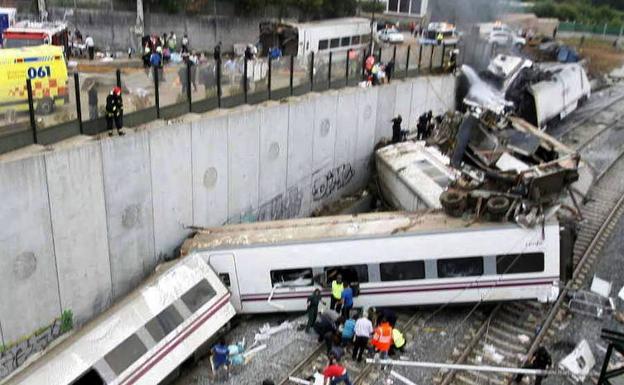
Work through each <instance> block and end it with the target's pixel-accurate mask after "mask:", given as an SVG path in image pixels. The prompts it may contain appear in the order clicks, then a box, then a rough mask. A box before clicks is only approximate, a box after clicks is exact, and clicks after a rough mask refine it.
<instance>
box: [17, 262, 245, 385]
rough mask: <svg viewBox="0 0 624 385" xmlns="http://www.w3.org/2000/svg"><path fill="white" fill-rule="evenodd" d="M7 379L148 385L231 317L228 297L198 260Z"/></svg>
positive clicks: (36, 383)
mask: <svg viewBox="0 0 624 385" xmlns="http://www.w3.org/2000/svg"><path fill="white" fill-rule="evenodd" d="M172 264H173V265H174V266H173V267H171V268H164V266H161V269H160V271H161V273H158V274H156V275H155V277H154V278H151V279H149V280H148V282H147V283H145V284H144V285H142V286H141V287H140V288H139V289H137V290H135V291H134V292H133V293H132V294H130V295H129V296H128V297H127V298H125V299H124V300H123V301H121V302H120V303H119V304H116V305H115V306H113V307H112V308H111V309H109V310H108V311H106V312H104V313H103V314H101V315H100V316H99V317H98V318H97V319H95V320H93V321H91V322H89V323H88V324H87V325H86V326H85V327H83V328H82V329H81V330H79V331H78V332H76V333H75V334H73V335H70V336H69V337H67V339H66V340H64V341H63V342H62V343H60V344H58V345H57V346H55V347H54V348H53V349H51V350H49V351H47V352H46V353H45V354H44V355H43V356H42V357H40V358H39V359H37V360H36V361H34V362H32V363H30V364H27V365H26V366H24V367H23V368H22V369H20V370H19V371H18V372H16V373H14V374H13V375H12V377H11V378H9V379H8V382H7V385H8V384H11V385H13V384H15V385H17V384H20V385H31V384H32V385H42V384H45V385H57V384H58V385H68V384H71V385H86V384H88V385H99V384H108V385H113V384H114V385H131V384H132V385H135V384H136V385H139V384H145V385H148V384H149V385H154V384H158V383H159V382H161V381H163V379H165V378H167V376H168V375H170V374H171V373H172V372H173V371H174V370H175V369H176V368H177V367H178V366H179V365H180V364H181V363H182V362H184V361H185V360H186V359H187V358H189V357H190V356H191V355H192V354H193V353H194V352H195V351H196V350H197V349H198V348H199V347H200V346H201V345H202V344H204V343H205V342H206V341H207V340H208V339H209V338H210V337H211V336H212V335H213V334H215V333H216V332H217V331H218V330H219V329H220V328H221V327H223V325H225V324H226V323H227V322H228V321H229V320H230V319H231V318H232V317H233V316H234V315H235V310H234V308H233V307H232V305H231V304H230V302H229V300H230V294H229V292H228V290H227V289H226V288H225V286H224V285H223V284H222V283H221V281H220V280H219V278H218V277H217V276H216V275H215V273H214V272H213V271H212V269H211V268H210V266H208V265H207V264H206V263H205V262H204V261H203V259H202V258H199V257H196V256H192V257H190V258H186V259H184V260H182V261H178V262H176V263H175V264H174V263H170V264H169V266H171V265H172Z"/></svg>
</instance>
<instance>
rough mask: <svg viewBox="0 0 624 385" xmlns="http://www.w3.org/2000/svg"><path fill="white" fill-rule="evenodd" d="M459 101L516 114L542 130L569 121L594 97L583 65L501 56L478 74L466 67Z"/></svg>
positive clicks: (496, 111) (460, 87) (460, 85)
mask: <svg viewBox="0 0 624 385" xmlns="http://www.w3.org/2000/svg"><path fill="white" fill-rule="evenodd" d="M462 72H463V75H462V77H461V78H460V81H459V84H458V99H459V101H461V102H462V103H463V104H465V105H467V106H469V107H479V106H481V107H484V108H486V109H490V110H492V111H494V112H495V113H499V114H500V113H503V111H508V112H512V113H513V114H514V115H516V116H518V117H521V118H523V119H524V120H526V121H527V122H529V123H531V124H533V125H534V126H536V127H539V128H540V129H545V128H546V127H547V126H548V125H549V124H551V123H553V122H557V121H559V120H560V119H563V118H565V117H566V116H567V115H569V114H570V113H571V112H573V111H574V110H576V109H577V108H578V106H579V105H580V104H582V103H583V102H584V101H586V100H587V99H588V98H589V97H590V96H591V85H590V83H589V79H588V77H587V73H586V71H585V69H584V68H583V66H582V65H581V64H579V63H569V64H557V63H545V64H535V63H533V62H531V61H530V60H527V59H524V58H520V57H517V56H509V55H498V56H496V57H495V58H494V59H492V61H491V62H490V64H489V65H488V67H487V69H486V70H485V71H482V72H481V73H480V74H478V75H477V74H476V73H475V72H474V70H473V69H472V68H470V67H467V66H464V67H462Z"/></svg>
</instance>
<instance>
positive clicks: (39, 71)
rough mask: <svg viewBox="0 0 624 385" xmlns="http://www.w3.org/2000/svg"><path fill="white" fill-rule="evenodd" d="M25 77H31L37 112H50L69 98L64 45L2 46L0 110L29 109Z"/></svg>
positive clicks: (0, 53) (3, 111) (0, 111)
mask: <svg viewBox="0 0 624 385" xmlns="http://www.w3.org/2000/svg"><path fill="white" fill-rule="evenodd" d="M26 79H30V80H31V85H32V92H33V101H34V106H35V112H36V113H37V114H43V115H45V114H49V113H51V112H52V110H53V109H54V106H55V105H57V106H58V105H64V104H65V103H67V102H68V101H69V92H68V89H67V64H66V63H65V57H64V56H63V47H59V46H53V45H40V46H33V47H23V48H9V49H0V113H6V112H7V111H28V92H27V90H26Z"/></svg>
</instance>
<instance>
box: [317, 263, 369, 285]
mask: <svg viewBox="0 0 624 385" xmlns="http://www.w3.org/2000/svg"><path fill="white" fill-rule="evenodd" d="M325 273H326V276H327V282H326V284H327V285H331V282H332V281H333V280H334V279H336V276H337V275H338V274H340V275H342V281H343V282H349V283H351V282H359V283H366V282H368V266H367V265H349V266H331V267H326V268H325Z"/></svg>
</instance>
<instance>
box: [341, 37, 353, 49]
mask: <svg viewBox="0 0 624 385" xmlns="http://www.w3.org/2000/svg"><path fill="white" fill-rule="evenodd" d="M350 45H351V37H350V36H347V37H343V38H342V39H340V46H341V47H348V46H350Z"/></svg>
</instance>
